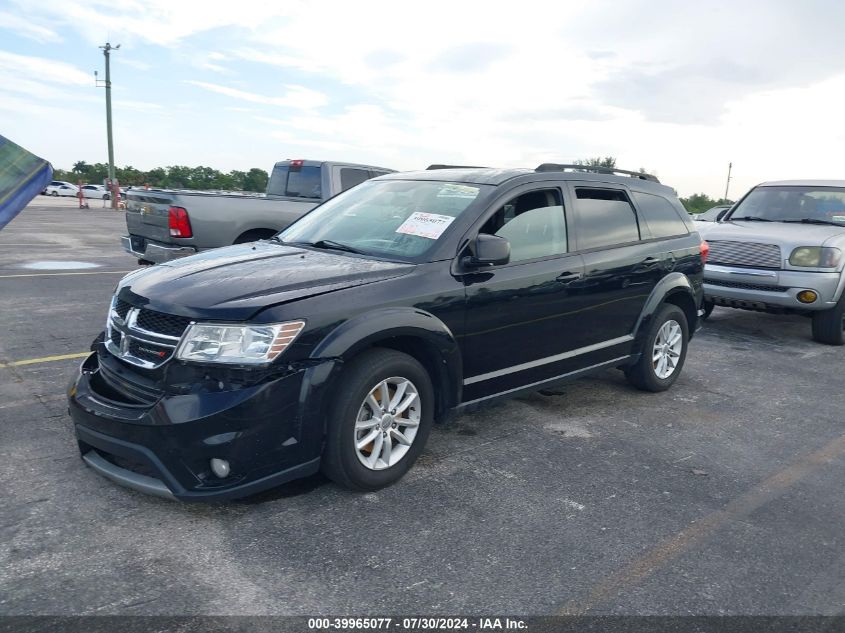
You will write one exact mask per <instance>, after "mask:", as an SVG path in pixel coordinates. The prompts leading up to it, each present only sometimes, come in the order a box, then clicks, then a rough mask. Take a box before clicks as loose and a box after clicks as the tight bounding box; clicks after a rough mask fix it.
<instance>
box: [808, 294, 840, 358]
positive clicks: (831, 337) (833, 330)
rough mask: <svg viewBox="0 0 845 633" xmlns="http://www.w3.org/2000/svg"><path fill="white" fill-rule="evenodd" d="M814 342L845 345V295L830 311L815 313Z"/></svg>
mask: <svg viewBox="0 0 845 633" xmlns="http://www.w3.org/2000/svg"><path fill="white" fill-rule="evenodd" d="M813 340H814V341H816V342H818V343H825V344H827V345H842V344H845V293H843V294H842V297H841V298H840V299H839V302H838V303H837V304H836V306H835V307H833V308H831V309H830V310H821V311H819V312H813Z"/></svg>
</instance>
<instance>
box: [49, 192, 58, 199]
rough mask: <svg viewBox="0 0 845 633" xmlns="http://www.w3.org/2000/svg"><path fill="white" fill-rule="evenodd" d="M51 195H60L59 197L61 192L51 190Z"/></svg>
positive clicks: (56, 196)
mask: <svg viewBox="0 0 845 633" xmlns="http://www.w3.org/2000/svg"><path fill="white" fill-rule="evenodd" d="M50 195H51V196H53V197H54V198H58V197H59V192H58V191H53V192H51V193H50Z"/></svg>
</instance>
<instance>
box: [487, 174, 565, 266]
mask: <svg viewBox="0 0 845 633" xmlns="http://www.w3.org/2000/svg"><path fill="white" fill-rule="evenodd" d="M480 232H481V233H489V234H491V235H498V236H500V237H504V238H507V240H508V241H509V242H510V244H511V259H510V260H511V262H519V261H525V260H527V259H536V258H538V257H549V256H551V255H561V254H563V253H566V252H567V239H566V218H565V216H564V214H563V203H562V201H561V196H560V192H559V191H558V190H556V189H543V190H540V191H529V192H528V193H524V194H522V195H521V196H517V197H516V198H514V199H513V200H510V201H509V202H508V203H507V204H505V205H503V206H502V207H501V208H500V209H499V210H497V211H496V213H494V214H493V216H492V217H491V218H490V219H489V220H487V222H485V223H484V226H483V227H482V228H481V231H480Z"/></svg>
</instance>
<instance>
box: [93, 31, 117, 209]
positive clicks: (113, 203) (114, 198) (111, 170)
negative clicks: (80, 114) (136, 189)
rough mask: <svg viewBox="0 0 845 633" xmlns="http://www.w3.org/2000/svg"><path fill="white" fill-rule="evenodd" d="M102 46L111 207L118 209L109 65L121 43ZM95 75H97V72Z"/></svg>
mask: <svg viewBox="0 0 845 633" xmlns="http://www.w3.org/2000/svg"><path fill="white" fill-rule="evenodd" d="M100 48H102V49H103V56H104V57H105V58H106V81H105V83H104V84H103V85H104V86H105V88H106V135H107V136H108V142H109V181H110V183H111V185H112V192H111V194H112V195H111V208H112V209H117V195H115V191H119V189H116V187H114V141H113V139H112V132H111V68H110V66H109V55H110V54H111V51H113V50H114V51H116V50H117V49H119V48H120V44H118V45H117V46H112V45H111V44H109V43H108V42H106V44H105V46H101V47H100ZM94 76H95V77H96V76H97V73H96V72H95V73H94ZM98 85H99V84H98Z"/></svg>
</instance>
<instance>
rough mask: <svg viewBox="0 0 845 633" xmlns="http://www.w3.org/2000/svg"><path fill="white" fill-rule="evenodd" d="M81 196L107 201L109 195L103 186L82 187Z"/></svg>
mask: <svg viewBox="0 0 845 633" xmlns="http://www.w3.org/2000/svg"><path fill="white" fill-rule="evenodd" d="M82 195H83V196H84V197H86V198H99V199H100V200H108V199H110V198H111V194H110V193H109V192H108V190H107V189H106V188H105V187H104V186H103V185H82Z"/></svg>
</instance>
